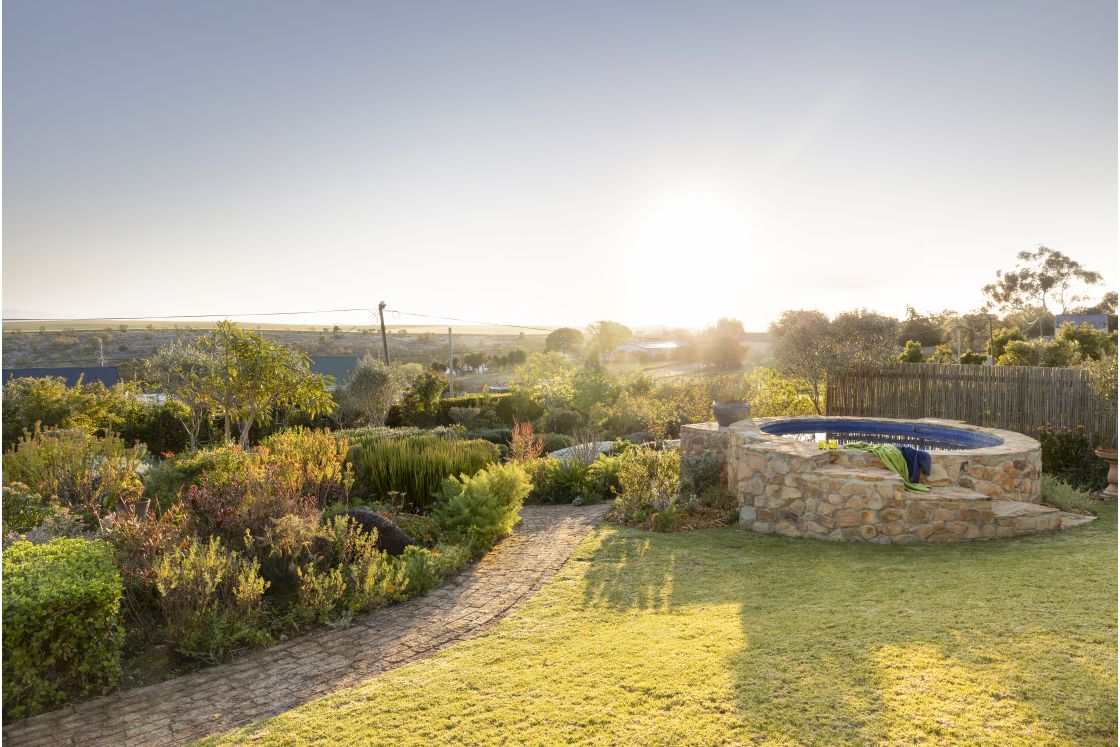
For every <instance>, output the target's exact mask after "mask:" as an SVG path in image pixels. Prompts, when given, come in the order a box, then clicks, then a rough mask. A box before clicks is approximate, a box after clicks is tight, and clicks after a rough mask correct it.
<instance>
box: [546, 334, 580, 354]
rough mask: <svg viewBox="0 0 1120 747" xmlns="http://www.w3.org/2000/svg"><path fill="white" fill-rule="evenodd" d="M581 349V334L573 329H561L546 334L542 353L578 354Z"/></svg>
mask: <svg viewBox="0 0 1120 747" xmlns="http://www.w3.org/2000/svg"><path fill="white" fill-rule="evenodd" d="M582 347H583V333H582V332H580V331H579V330H578V329H575V328H573V327H561V328H560V329H554V330H553V331H551V332H549V333H548V337H546V338H544V352H546V353H569V354H574V353H577V352H579V350H580V348H582Z"/></svg>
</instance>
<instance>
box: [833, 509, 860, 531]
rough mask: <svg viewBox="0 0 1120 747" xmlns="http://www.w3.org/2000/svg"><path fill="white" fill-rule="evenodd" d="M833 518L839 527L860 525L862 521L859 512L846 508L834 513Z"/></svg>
mask: <svg viewBox="0 0 1120 747" xmlns="http://www.w3.org/2000/svg"><path fill="white" fill-rule="evenodd" d="M832 520H833V521H835V522H836V526H838V527H854V526H859V523H860V522H859V514H858V513H856V512H855V511H849V510H846V509H845V510H843V511H837V512H836V513H835V514H833V516H832Z"/></svg>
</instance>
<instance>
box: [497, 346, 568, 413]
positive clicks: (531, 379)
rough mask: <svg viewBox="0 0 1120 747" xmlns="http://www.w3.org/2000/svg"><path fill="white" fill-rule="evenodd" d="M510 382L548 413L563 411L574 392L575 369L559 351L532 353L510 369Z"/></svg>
mask: <svg viewBox="0 0 1120 747" xmlns="http://www.w3.org/2000/svg"><path fill="white" fill-rule="evenodd" d="M510 385H511V386H513V387H514V388H516V389H520V390H522V391H524V392H526V393H527V394H528V395H529V397H530V398H531V399H532V400H533V401H534V402H536V403H537V404H539V405H540V406H542V407H544V408H545V410H547V411H549V412H552V411H555V410H563V409H567V407H568V406H569V405H570V404H571V402H572V397H573V396H574V395H575V369H574V367H573V366H572V364H571V362H570V361H569V360H568V359H567V358H565V357H564V356H563V355H562V354H560V353H533V354H532V355H530V356H529V359H528V360H526V361H525V362H524V363H522V364H521V365H520V366H518V367H517V370H516V371H514V372H513V377H512V378H511V379H510Z"/></svg>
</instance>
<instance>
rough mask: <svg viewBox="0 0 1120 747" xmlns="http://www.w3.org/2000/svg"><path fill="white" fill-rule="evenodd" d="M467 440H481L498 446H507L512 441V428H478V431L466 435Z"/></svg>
mask: <svg viewBox="0 0 1120 747" xmlns="http://www.w3.org/2000/svg"><path fill="white" fill-rule="evenodd" d="M467 436H468V437H469V438H481V439H482V440H483V441H489V442H490V443H492V444H497V445H498V446H509V445H510V442H511V441H512V440H513V429H512V428H480V429H478V430H473V431H469V432H468V433H467Z"/></svg>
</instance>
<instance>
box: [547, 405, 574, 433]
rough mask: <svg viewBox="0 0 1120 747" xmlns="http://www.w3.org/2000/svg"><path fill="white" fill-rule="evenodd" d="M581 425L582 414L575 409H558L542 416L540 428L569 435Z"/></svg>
mask: <svg viewBox="0 0 1120 747" xmlns="http://www.w3.org/2000/svg"><path fill="white" fill-rule="evenodd" d="M582 427H583V415H581V414H580V413H579V412H578V411H576V410H558V411H556V412H554V413H552V414H550V415H548V416H547V417H545V418H544V423H543V424H542V425H541V429H542V430H544V431H546V432H548V433H567V434H568V435H571V434H573V433H575V432H576V431H577V430H578V429H580V428H582Z"/></svg>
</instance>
